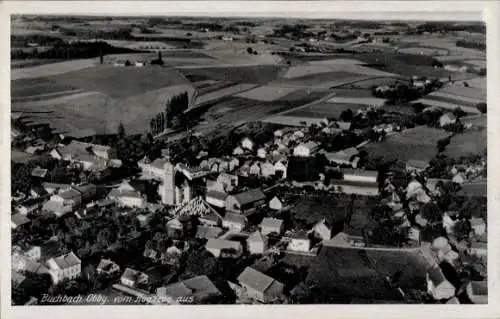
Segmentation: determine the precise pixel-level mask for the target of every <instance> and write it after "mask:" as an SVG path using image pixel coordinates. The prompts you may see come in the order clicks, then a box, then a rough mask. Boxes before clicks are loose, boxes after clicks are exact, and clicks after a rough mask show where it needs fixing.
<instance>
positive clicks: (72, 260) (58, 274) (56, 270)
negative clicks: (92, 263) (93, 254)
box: [47, 252, 82, 284]
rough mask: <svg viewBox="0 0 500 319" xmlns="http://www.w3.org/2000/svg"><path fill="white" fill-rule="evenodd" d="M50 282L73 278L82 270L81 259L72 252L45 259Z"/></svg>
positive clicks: (55, 282)
mask: <svg viewBox="0 0 500 319" xmlns="http://www.w3.org/2000/svg"><path fill="white" fill-rule="evenodd" d="M47 266H48V267H49V273H50V275H51V277H52V282H53V283H54V284H58V283H59V282H61V281H62V280H64V279H70V280H71V279H74V278H76V277H78V276H80V274H81V272H82V261H81V260H80V259H79V258H78V257H77V256H76V255H75V254H74V253H73V252H70V253H68V254H65V255H62V256H59V257H55V258H50V259H49V260H47Z"/></svg>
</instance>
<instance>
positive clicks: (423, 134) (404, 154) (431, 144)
mask: <svg viewBox="0 0 500 319" xmlns="http://www.w3.org/2000/svg"><path fill="white" fill-rule="evenodd" d="M448 136H450V133H449V132H446V131H443V130H440V129H433V128H429V127H426V126H419V127H415V128H413V129H409V130H406V131H403V132H401V133H395V134H391V135H388V136H387V137H386V139H385V140H384V141H383V142H381V143H370V144H367V145H366V146H365V149H366V151H367V152H368V153H369V154H372V155H375V156H382V157H384V158H385V159H387V160H389V159H396V160H399V161H403V162H406V161H408V160H410V159H414V160H421V161H429V160H430V159H431V158H433V157H434V156H435V155H436V154H437V142H438V141H439V140H440V139H443V138H446V137H448Z"/></svg>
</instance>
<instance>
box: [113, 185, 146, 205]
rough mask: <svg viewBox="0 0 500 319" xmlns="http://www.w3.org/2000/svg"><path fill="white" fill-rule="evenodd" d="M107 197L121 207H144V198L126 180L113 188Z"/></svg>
mask: <svg viewBox="0 0 500 319" xmlns="http://www.w3.org/2000/svg"><path fill="white" fill-rule="evenodd" d="M108 198H109V199H112V200H114V201H115V202H116V203H117V204H118V205H119V206H121V207H137V208H144V207H145V206H146V198H145V196H143V195H142V194H141V193H140V192H138V191H137V190H136V189H135V188H134V187H132V186H131V185H130V184H129V183H128V182H123V183H122V184H121V185H120V186H118V187H116V188H113V189H112V190H111V191H110V192H109V194H108Z"/></svg>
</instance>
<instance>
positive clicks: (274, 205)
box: [269, 196, 284, 210]
mask: <svg viewBox="0 0 500 319" xmlns="http://www.w3.org/2000/svg"><path fill="white" fill-rule="evenodd" d="M283 207H284V205H283V202H282V201H281V200H280V199H279V197H278V196H274V197H273V198H272V199H271V200H270V201H269V208H271V209H272V210H282V209H283Z"/></svg>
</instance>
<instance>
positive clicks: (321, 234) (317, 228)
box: [310, 218, 332, 240]
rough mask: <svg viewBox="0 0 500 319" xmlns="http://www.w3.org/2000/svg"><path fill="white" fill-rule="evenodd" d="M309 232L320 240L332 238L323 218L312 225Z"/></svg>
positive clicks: (330, 228)
mask: <svg viewBox="0 0 500 319" xmlns="http://www.w3.org/2000/svg"><path fill="white" fill-rule="evenodd" d="M310 232H311V233H313V235H314V236H316V237H318V238H320V239H321V240H329V239H330V238H332V227H331V225H329V224H328V223H327V222H326V219H325V218H323V219H322V220H320V221H319V222H317V223H316V224H314V226H313V227H312V229H311V230H310Z"/></svg>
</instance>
